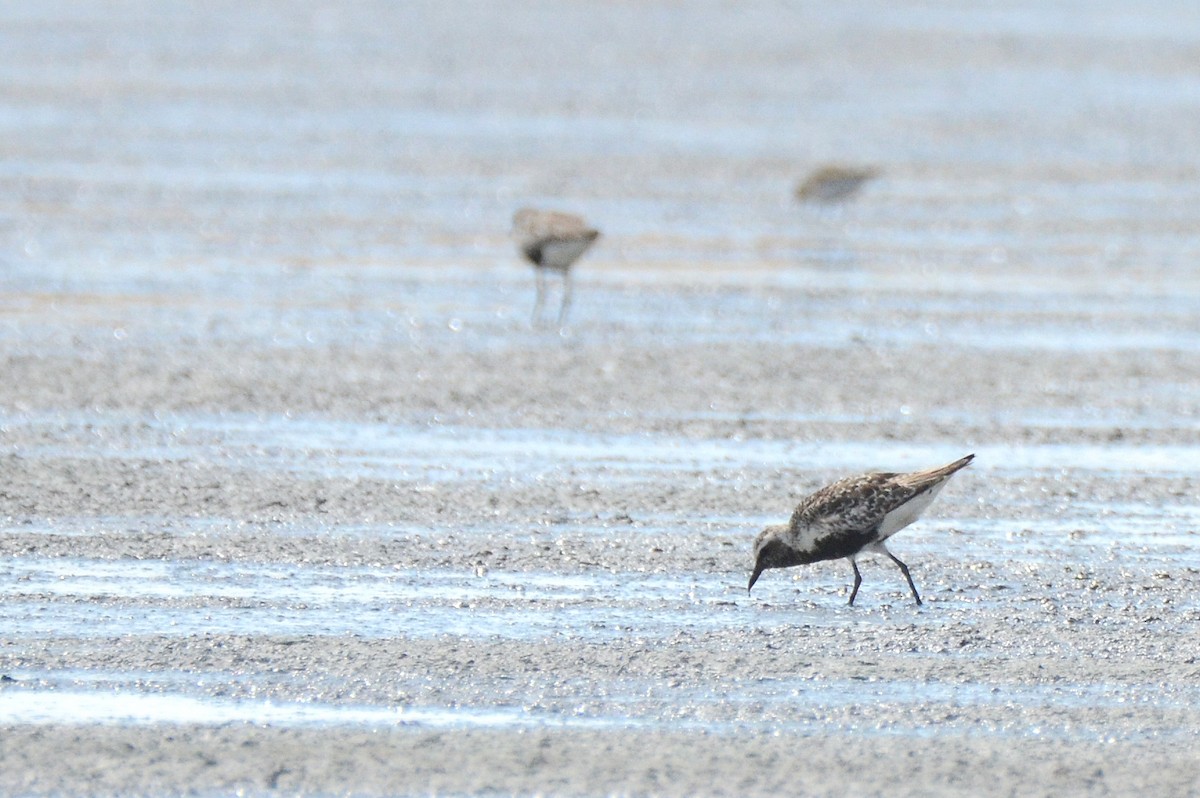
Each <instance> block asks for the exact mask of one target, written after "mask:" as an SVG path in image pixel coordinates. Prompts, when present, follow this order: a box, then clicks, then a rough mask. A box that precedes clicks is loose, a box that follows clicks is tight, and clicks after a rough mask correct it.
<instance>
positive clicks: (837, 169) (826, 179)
mask: <svg viewBox="0 0 1200 798" xmlns="http://www.w3.org/2000/svg"><path fill="white" fill-rule="evenodd" d="M878 176H879V171H878V170H876V169H872V168H869V167H866V168H864V167H852V166H823V167H821V168H820V169H818V170H817V171H815V172H813V173H812V174H811V175H809V176H808V177H807V178H805V179H804V181H803V182H802V183H800V184H799V185H797V186H796V199H798V200H800V201H801V202H824V203H834V202H845V201H846V200H848V199H850V198H852V197H853V196H854V195H855V194H857V193H858V192H859V190H860V189H861V188H862V187H863V186H864V185H866V183H867V181H869V180H872V179H874V178H876V177H878Z"/></svg>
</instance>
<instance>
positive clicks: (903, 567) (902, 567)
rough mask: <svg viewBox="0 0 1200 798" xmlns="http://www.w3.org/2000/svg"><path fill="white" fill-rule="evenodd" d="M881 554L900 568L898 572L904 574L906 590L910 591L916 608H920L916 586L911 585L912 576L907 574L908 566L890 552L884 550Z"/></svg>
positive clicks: (919, 598)
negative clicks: (906, 581) (906, 582)
mask: <svg viewBox="0 0 1200 798" xmlns="http://www.w3.org/2000/svg"><path fill="white" fill-rule="evenodd" d="M883 553H884V554H886V555H887V556H888V557H890V558H891V559H892V562H894V563H896V565H899V566H900V572H901V573H902V574H904V578H905V579H907V580H908V589H909V590H911V591H912V594H913V598H915V599H916V600H917V606H918V607H919V606H921V597H920V596H918V595H917V586H916V585H914V584H913V580H912V574H910V573H909V572H908V566H907V565H905V564H904V563H902V562H900V558H899V557H897V556H896V555H895V554H892V553H891V552H890V551H887V550H886V549H885V550H884V552H883Z"/></svg>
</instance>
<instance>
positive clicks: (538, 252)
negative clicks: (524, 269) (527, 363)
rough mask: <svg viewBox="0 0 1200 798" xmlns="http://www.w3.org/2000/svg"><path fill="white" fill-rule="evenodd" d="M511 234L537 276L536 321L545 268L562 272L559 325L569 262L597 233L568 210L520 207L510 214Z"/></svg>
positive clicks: (566, 301)
mask: <svg viewBox="0 0 1200 798" xmlns="http://www.w3.org/2000/svg"><path fill="white" fill-rule="evenodd" d="M513 235H514V236H515V237H516V239H517V246H518V247H520V249H521V253H522V254H523V255H524V256H525V257H526V258H528V259H529V262H530V263H532V264H533V268H534V273H535V274H536V276H537V298H536V299H535V300H534V303H533V323H534V324H536V323H537V320H538V317H539V316H540V315H541V312H542V304H543V303H544V302H545V298H546V272H547V271H556V272H558V273H559V274H561V275H562V304H560V305H559V308H558V324H559V326H560V327H561V326H562V323H563V320H564V319H566V317H567V308H569V307H570V306H571V265H572V264H574V263H575V261H577V260H579V256H580V255H582V254H583V253H584V252H586V251H587V249H588V247H590V246H591V245H592V242H594V241H595V240H596V238H597V237H599V235H600V231H599V230H593V229H592V228H590V227H588V226H587V224H586V223H585V222H584V221H583V219H582V218H580V217H579V216H576V215H574V214H571V213H560V212H558V211H539V210H535V209H534V208H522V209H521V210H519V211H517V212H516V213H515V214H513Z"/></svg>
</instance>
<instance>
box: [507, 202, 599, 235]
mask: <svg viewBox="0 0 1200 798" xmlns="http://www.w3.org/2000/svg"><path fill="white" fill-rule="evenodd" d="M587 232H588V226H587V223H586V222H584V220H583V219H582V218H581V217H579V216H576V215H575V214H573V213H563V212H561V211H540V210H537V209H535V208H522V209H521V210H519V211H517V212H516V213H515V214H513V235H515V236H516V237H517V238H519V239H521V240H522V241H535V240H539V239H549V238H578V237H580V236H583V235H585V234H586V233H587Z"/></svg>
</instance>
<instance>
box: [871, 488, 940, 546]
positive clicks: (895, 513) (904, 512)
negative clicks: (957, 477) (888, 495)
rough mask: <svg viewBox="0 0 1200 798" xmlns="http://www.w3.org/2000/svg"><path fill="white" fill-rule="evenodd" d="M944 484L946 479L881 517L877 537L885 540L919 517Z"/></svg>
mask: <svg viewBox="0 0 1200 798" xmlns="http://www.w3.org/2000/svg"><path fill="white" fill-rule="evenodd" d="M945 484H946V480H942V481H941V482H939V483H938V484H936V485H934V486H933V487H932V488H930V489H929V490H927V491H925V492H924V493H920V494H917V495H916V496H913V497H912V498H911V499H909V500H908V501H907V502H905V503H904V504H902V505H900V506H899V507H897V508H896V509H895V510H892V511H891V512H890V513H888V514H887V515H885V516H884V517H883V521H882V522H880V524H879V537H880V539H881V540H886V539H887V538H890V537H891V536H892V535H894V534H896V533H897V532H899V531H900V530H901V529H904V527H906V526H908V525H909V524H911V523H912V522H913V521H916V520H917V519H918V518H920V517H921V513H923V512H925V508H926V507H928V506H929V505H930V504H932V503H933V500H934V499H935V498H936V497H937V495H938V492H939V491H941V489H942V487H943V486H944V485H945Z"/></svg>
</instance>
